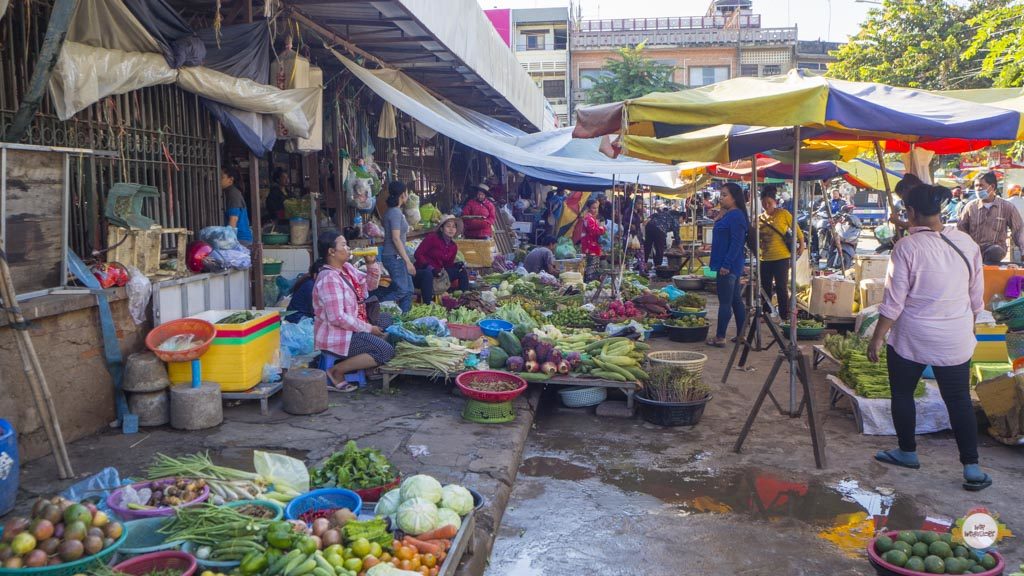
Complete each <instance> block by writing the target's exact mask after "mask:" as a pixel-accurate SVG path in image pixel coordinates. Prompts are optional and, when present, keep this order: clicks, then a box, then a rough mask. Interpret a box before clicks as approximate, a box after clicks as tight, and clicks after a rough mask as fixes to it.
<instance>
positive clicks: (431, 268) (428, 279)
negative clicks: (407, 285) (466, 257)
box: [413, 215, 469, 304]
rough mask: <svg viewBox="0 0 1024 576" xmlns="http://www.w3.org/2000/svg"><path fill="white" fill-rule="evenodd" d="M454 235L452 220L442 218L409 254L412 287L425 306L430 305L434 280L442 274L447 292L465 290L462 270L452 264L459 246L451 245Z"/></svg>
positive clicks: (454, 224) (456, 226)
mask: <svg viewBox="0 0 1024 576" xmlns="http://www.w3.org/2000/svg"><path fill="white" fill-rule="evenodd" d="M458 232H459V227H458V225H457V224H456V222H455V216H452V215H445V216H442V217H441V224H439V225H438V227H437V232H436V233H435V234H430V235H428V236H425V237H424V238H423V241H422V242H420V245H419V247H418V248H416V252H415V254H413V258H414V259H415V260H416V278H415V280H416V286H418V287H419V289H420V299H421V300H423V303H425V304H429V303H430V302H433V301H434V279H435V278H437V277H438V276H440V275H441V274H442V273H445V274H447V275H448V280H449V282H450V283H451V289H458V290H466V288H467V287H468V285H469V276H468V275H467V274H466V267H465V266H463V265H462V264H460V263H457V262H455V256H456V255H457V254H458V252H459V246H458V245H457V244H456V243H455V235H456V234H458Z"/></svg>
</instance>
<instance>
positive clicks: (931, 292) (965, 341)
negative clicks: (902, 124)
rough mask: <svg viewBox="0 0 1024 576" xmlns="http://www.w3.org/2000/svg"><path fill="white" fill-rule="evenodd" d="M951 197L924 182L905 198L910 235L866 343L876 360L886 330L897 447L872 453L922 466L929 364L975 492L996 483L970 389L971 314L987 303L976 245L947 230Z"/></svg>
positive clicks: (892, 265) (892, 264)
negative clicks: (920, 420)
mask: <svg viewBox="0 0 1024 576" xmlns="http://www.w3.org/2000/svg"><path fill="white" fill-rule="evenodd" d="M949 198H950V193H949V190H946V189H945V188H943V187H941V186H929V185H924V184H922V185H919V186H916V187H914V188H912V189H911V190H909V191H908V192H907V193H906V196H905V198H904V201H905V203H906V207H907V216H908V217H909V221H910V235H909V236H907V237H905V238H903V239H901V240H900V241H899V242H897V243H896V247H895V248H894V249H893V251H892V256H891V259H890V261H889V269H888V271H887V272H886V276H885V297H884V299H883V301H882V305H881V306H880V307H879V310H878V313H879V317H878V325H877V327H876V328H875V333H874V335H873V336H872V338H871V343H870V345H869V347H868V358H869V359H870V360H871V361H872V362H877V361H878V359H879V355H880V353H881V350H882V345H883V343H885V340H886V335H888V347H887V348H886V354H887V355H886V362H887V366H888V369H889V386H890V387H891V389H892V421H893V426H894V427H895V428H896V435H897V437H898V438H899V448H895V449H892V450H883V451H879V452H878V454H876V455H875V459H876V460H878V461H880V462H884V463H886V464H892V465H895V466H903V467H905V468H914V469H917V468H920V466H921V465H920V463H919V462H918V459H917V445H916V442H915V438H914V434H915V430H916V427H917V412H916V409H915V406H914V388H915V387H916V386H917V383H918V381H919V380H920V379H921V374H922V373H923V372H924V370H925V368H926V367H927V366H931V367H932V369H933V370H934V372H935V379H936V380H938V383H939V391H940V392H941V394H942V400H943V401H944V402H945V403H946V410H947V411H948V412H949V422H950V425H951V426H952V427H953V435H954V436H955V437H956V444H957V448H958V449H959V451H960V463H961V464H963V466H964V484H963V487H964V488H965V489H966V490H972V491H977V490H982V489H984V488H987V487H988V486H991V485H992V479H991V478H990V477H989V475H988V474H986V473H984V472H982V470H981V468H980V467H979V466H978V423H977V422H976V420H975V417H974V408H973V406H972V405H971V389H970V379H971V378H970V369H971V356H973V355H974V346H975V344H976V342H975V339H974V320H975V317H976V316H977V315H978V313H979V312H981V310H982V308H983V307H984V304H983V302H982V299H983V294H984V278H983V276H982V264H981V251H980V250H979V249H978V245H977V244H975V243H974V241H973V240H972V239H971V237H970V236H968V235H967V234H964V233H963V232H960V231H957V230H949V231H943V226H942V220H941V218H940V217H939V212H940V211H941V208H942V205H943V204H944V203H945V202H947V201H948V200H949ZM965 296H966V297H965Z"/></svg>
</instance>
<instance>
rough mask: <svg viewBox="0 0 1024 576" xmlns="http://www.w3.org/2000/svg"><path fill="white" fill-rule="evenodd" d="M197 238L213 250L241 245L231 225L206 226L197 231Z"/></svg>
mask: <svg viewBox="0 0 1024 576" xmlns="http://www.w3.org/2000/svg"><path fill="white" fill-rule="evenodd" d="M199 239H200V240H202V241H203V242H206V243H207V244H209V245H210V246H213V248H214V249H215V250H235V249H237V248H239V247H240V246H241V244H239V243H238V236H237V235H236V234H235V229H234V228H232V227H231V226H207V227H206V228H203V229H202V230H200V231H199Z"/></svg>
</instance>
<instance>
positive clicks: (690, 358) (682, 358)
mask: <svg viewBox="0 0 1024 576" xmlns="http://www.w3.org/2000/svg"><path fill="white" fill-rule="evenodd" d="M647 361H648V362H650V363H651V366H652V367H657V366H659V365H661V366H669V367H671V368H675V369H678V370H682V371H684V372H689V373H690V374H696V375H698V376H702V375H703V374H704V365H705V364H707V361H708V357H707V356H705V355H704V354H701V353H700V352H690V351H687V350H663V351H661V352H649V353H648V354H647Z"/></svg>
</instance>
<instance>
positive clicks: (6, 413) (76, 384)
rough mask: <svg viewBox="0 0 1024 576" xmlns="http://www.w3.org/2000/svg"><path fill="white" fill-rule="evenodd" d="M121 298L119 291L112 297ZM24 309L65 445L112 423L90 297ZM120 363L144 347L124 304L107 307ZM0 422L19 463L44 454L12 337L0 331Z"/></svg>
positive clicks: (142, 330)
mask: <svg viewBox="0 0 1024 576" xmlns="http://www.w3.org/2000/svg"><path fill="white" fill-rule="evenodd" d="M117 292H118V293H120V294H123V290H119V291H117ZM47 299H49V300H48V301H47V302H44V303H37V304H32V302H33V301H29V302H27V303H26V305H25V306H24V310H25V314H26V316H28V317H29V318H30V323H31V328H30V330H29V333H30V334H31V336H32V342H33V344H34V345H35V349H36V354H37V355H38V356H39V363H40V364H41V365H42V367H43V372H44V374H45V376H46V381H47V383H48V385H49V388H50V393H51V394H52V396H53V399H54V403H55V404H56V407H57V412H58V415H59V418H60V426H61V429H62V432H63V435H64V440H65V441H66V442H72V441H74V440H77V439H79V438H83V437H85V436H88V435H90V434H94V433H96V432H97V431H99V430H102V429H104V428H106V427H107V424H108V423H110V422H111V421H112V420H113V419H114V417H115V408H114V385H113V382H112V380H111V378H110V374H109V373H108V372H107V368H106V362H105V360H104V356H103V336H102V334H101V332H100V320H99V309H98V308H97V307H96V306H95V305H93V304H92V303H94V302H95V298H94V297H92V296H59V297H53V296H50V297H45V298H39V299H34V300H47ZM111 309H112V311H113V316H114V323H115V326H116V327H117V336H118V340H120V342H121V352H122V354H124V356H125V358H127V357H128V355H129V354H132V353H134V352H137V351H139V350H142V349H143V348H144V347H145V335H146V333H147V332H148V325H146V324H143V325H142V326H136V325H135V322H133V321H132V318H131V316H130V315H129V313H128V300H127V299H125V298H120V299H117V300H115V301H113V302H111ZM0 390H2V391H3V393H0V418H4V419H6V420H8V421H10V422H11V424H13V425H14V428H15V430H17V431H18V450H19V452H20V453H21V459H22V460H23V461H27V460H33V459H36V458H40V457H42V456H45V455H47V454H49V453H50V445H49V443H48V442H47V440H46V433H45V432H44V431H43V426H42V421H41V420H40V417H39V412H38V411H37V410H36V403H35V400H34V399H33V396H32V391H31V390H30V389H29V386H28V381H27V379H26V377H25V372H24V368H23V364H22V360H21V354H20V353H19V352H18V344H17V342H16V340H15V335H14V331H13V330H12V329H11V328H9V327H7V326H6V323H4V325H3V327H0Z"/></svg>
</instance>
